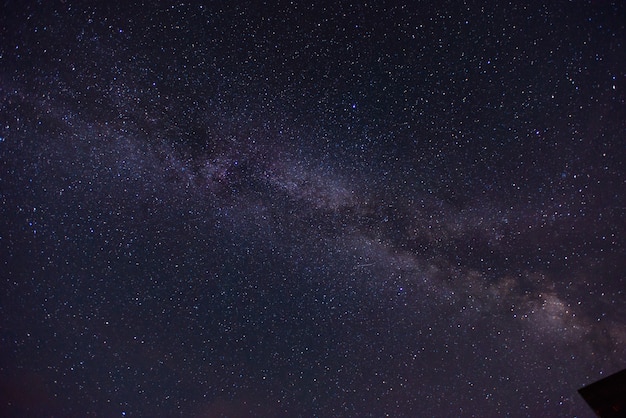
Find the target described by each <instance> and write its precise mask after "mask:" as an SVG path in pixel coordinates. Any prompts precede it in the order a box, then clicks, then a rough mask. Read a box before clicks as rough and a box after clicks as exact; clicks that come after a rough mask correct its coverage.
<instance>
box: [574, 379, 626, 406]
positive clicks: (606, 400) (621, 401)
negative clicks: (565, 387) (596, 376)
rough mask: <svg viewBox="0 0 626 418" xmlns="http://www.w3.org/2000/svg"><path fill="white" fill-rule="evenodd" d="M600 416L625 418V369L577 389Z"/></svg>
mask: <svg viewBox="0 0 626 418" xmlns="http://www.w3.org/2000/svg"><path fill="white" fill-rule="evenodd" d="M578 393H580V396H582V397H583V399H584V400H585V401H587V403H588V404H589V406H590V407H591V408H592V409H593V410H594V412H595V413H596V415H597V416H599V417H600V418H626V369H624V370H622V371H620V372H617V373H615V374H612V375H610V376H607V377H605V378H604V379H602V380H598V381H597V382H595V383H592V384H590V385H587V386H585V387H583V388H580V389H578Z"/></svg>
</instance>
